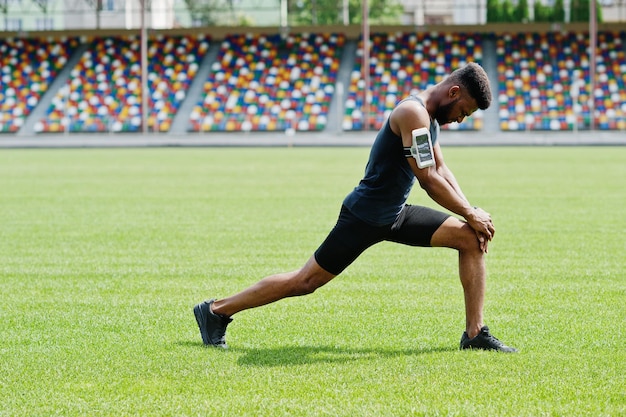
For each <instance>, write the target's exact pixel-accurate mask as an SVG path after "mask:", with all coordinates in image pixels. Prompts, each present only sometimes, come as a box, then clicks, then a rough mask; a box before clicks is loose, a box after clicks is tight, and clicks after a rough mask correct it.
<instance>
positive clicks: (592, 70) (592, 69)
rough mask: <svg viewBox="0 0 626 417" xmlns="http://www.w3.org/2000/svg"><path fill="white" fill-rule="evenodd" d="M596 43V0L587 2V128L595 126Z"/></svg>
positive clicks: (592, 128)
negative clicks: (588, 115) (588, 92)
mask: <svg viewBox="0 0 626 417" xmlns="http://www.w3.org/2000/svg"><path fill="white" fill-rule="evenodd" d="M597 44H598V19H597V16H596V0H591V1H590V2H589V91H590V94H589V114H590V115H591V117H589V129H591V130H594V129H595V127H596V122H595V112H596V105H595V100H596V48H597Z"/></svg>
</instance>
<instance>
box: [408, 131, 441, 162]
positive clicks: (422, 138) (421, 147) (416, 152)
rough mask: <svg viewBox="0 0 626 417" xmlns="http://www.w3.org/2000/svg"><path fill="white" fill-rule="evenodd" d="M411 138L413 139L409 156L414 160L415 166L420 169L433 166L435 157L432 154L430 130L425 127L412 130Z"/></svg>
mask: <svg viewBox="0 0 626 417" xmlns="http://www.w3.org/2000/svg"><path fill="white" fill-rule="evenodd" d="M411 136H412V138H413V144H412V145H411V156H413V158H415V161H416V162H417V166H418V167H419V168H420V169H422V168H427V167H431V166H433V165H435V155H434V152H433V143H432V141H431V139H430V130H428V129H427V128H425V127H420V128H419V129H413V131H411Z"/></svg>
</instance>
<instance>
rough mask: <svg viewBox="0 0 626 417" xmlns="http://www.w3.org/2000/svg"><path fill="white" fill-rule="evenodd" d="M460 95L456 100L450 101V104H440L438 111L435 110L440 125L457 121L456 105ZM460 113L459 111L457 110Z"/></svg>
mask: <svg viewBox="0 0 626 417" xmlns="http://www.w3.org/2000/svg"><path fill="white" fill-rule="evenodd" d="M459 100H460V97H457V98H456V99H455V100H454V101H451V102H449V103H448V104H444V105H443V106H439V108H438V109H437V111H436V112H435V117H434V118H435V120H437V123H439V124H440V125H445V124H448V123H452V122H454V121H456V119H457V117H455V116H454V114H453V111H454V106H455V105H456V104H457V103H458V101H459ZM457 113H458V112H457Z"/></svg>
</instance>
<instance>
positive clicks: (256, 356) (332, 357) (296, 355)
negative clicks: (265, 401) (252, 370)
mask: <svg viewBox="0 0 626 417" xmlns="http://www.w3.org/2000/svg"><path fill="white" fill-rule="evenodd" d="M229 350H230V351H231V352H243V355H242V356H241V357H240V358H239V359H238V360H237V363H238V364H239V365H242V366H264V367H271V366H289V365H306V364H314V363H346V362H351V361H359V360H367V359H376V358H389V357H396V356H411V355H424V354H429V353H439V352H451V351H454V350H455V349H454V348H452V347H436V348H427V349H383V348H375V349H355V348H341V347H334V346H284V347H277V348H265V349H255V348H236V347H231V348H230V349H229Z"/></svg>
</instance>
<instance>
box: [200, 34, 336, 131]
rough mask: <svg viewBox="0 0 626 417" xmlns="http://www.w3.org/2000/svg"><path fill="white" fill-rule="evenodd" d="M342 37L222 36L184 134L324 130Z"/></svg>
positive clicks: (314, 35) (323, 35) (312, 35)
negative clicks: (186, 131)
mask: <svg viewBox="0 0 626 417" xmlns="http://www.w3.org/2000/svg"><path fill="white" fill-rule="evenodd" d="M344 41H345V37H344V36H343V35H335V34H313V33H311V34H287V35H284V34H271V35H263V34H245V35H230V36H227V37H226V38H225V39H224V41H223V42H222V45H221V47H220V51H219V55H218V58H217V61H216V62H215V63H213V67H212V69H211V73H210V75H209V78H208V79H207V80H206V82H205V83H204V90H203V93H202V94H201V98H200V101H199V102H198V103H197V105H196V106H195V108H194V110H193V111H192V113H191V116H190V126H189V130H190V131H195V132H198V131H202V132H207V131H289V130H293V131H296V130H300V131H316V130H322V129H324V128H325V127H326V123H327V115H328V109H329V106H330V102H331V99H332V96H333V93H334V86H335V81H336V77H337V72H338V69H339V64H340V57H341V51H342V48H343V45H344Z"/></svg>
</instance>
